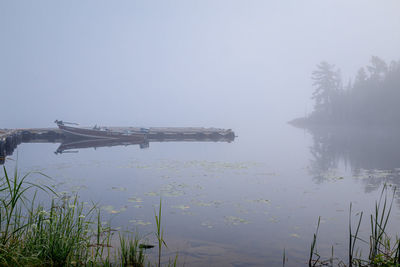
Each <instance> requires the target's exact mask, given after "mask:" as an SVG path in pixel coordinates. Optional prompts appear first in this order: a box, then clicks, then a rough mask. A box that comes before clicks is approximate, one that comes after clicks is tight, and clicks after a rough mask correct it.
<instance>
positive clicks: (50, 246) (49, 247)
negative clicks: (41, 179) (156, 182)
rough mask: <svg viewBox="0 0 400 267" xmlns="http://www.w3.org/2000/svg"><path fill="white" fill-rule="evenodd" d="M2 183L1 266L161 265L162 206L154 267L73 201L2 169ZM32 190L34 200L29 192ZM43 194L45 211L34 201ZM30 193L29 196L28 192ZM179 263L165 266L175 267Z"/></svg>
mask: <svg viewBox="0 0 400 267" xmlns="http://www.w3.org/2000/svg"><path fill="white" fill-rule="evenodd" d="M3 171H4V176H3V177H1V178H0V266H151V265H154V266H157V265H158V266H160V265H161V249H162V247H163V246H166V243H165V241H164V239H163V229H162V227H161V201H160V208H159V211H158V214H155V219H156V224H157V229H156V233H155V235H156V238H157V240H158V246H159V247H158V253H159V254H158V263H154V264H152V263H151V262H150V261H149V260H148V259H147V258H146V255H145V250H146V249H149V248H152V247H153V246H151V245H148V244H143V243H141V240H140V239H139V238H138V237H137V236H132V235H130V236H128V237H127V236H126V235H124V234H123V233H119V234H118V236H119V244H117V245H114V246H113V243H114V242H115V239H114V238H113V236H114V233H115V231H114V230H113V229H111V228H110V226H108V225H104V224H102V223H101V220H100V211H99V210H98V209H97V208H96V207H93V208H91V209H89V210H87V208H86V207H84V205H83V203H80V202H79V201H78V198H77V197H75V198H73V199H72V200H71V199H62V198H57V194H56V193H55V192H54V191H53V190H52V189H51V188H50V187H46V186H42V185H38V184H33V183H31V182H29V181H27V178H28V176H29V174H26V175H25V176H23V177H20V176H19V174H18V172H17V170H15V172H14V175H13V176H12V177H10V176H9V174H8V173H7V170H6V168H5V167H3ZM31 190H34V193H33V199H28V197H27V192H28V191H31ZM40 191H41V192H47V193H48V194H49V195H50V197H51V199H52V201H51V205H50V206H49V207H44V206H42V205H41V204H40V203H36V202H35V198H36V193H37V192H40ZM31 193H32V192H31ZM176 263H177V258H175V260H171V261H170V262H169V263H167V265H168V266H175V265H176Z"/></svg>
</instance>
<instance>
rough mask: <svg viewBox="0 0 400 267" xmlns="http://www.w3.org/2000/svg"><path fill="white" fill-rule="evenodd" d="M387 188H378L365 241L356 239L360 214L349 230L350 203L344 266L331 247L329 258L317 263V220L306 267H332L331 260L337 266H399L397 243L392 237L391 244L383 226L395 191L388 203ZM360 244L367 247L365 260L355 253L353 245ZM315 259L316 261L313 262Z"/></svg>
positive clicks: (399, 252)
mask: <svg viewBox="0 0 400 267" xmlns="http://www.w3.org/2000/svg"><path fill="white" fill-rule="evenodd" d="M388 191H389V187H388V186H387V185H386V184H385V185H384V186H383V188H382V191H381V194H380V197H379V200H378V201H377V202H375V210H374V213H373V214H371V216H370V227H371V233H370V235H369V242H367V241H365V239H363V238H361V237H360V236H359V230H360V226H361V222H362V218H363V212H361V213H360V217H359V219H358V222H357V225H356V228H355V231H354V232H353V230H352V222H351V217H352V204H351V203H350V209H349V243H348V263H347V264H345V263H344V262H343V261H342V260H339V259H336V258H334V255H333V247H332V256H331V258H330V259H328V260H321V258H320V255H319V254H318V253H317V252H316V240H317V235H318V230H319V226H320V219H321V218H320V217H319V218H318V225H317V230H316V232H315V234H314V236H313V240H312V243H311V247H310V255H309V261H308V265H309V266H326V265H331V266H333V264H334V261H335V262H337V265H338V266H349V267H351V266H388V267H389V266H396V267H400V240H399V238H398V237H397V236H396V237H395V241H394V242H393V238H391V237H390V236H389V234H388V233H387V226H388V222H389V218H390V214H391V211H392V206H393V201H394V198H395V192H396V188H394V189H393V191H392V196H391V200H389V199H388ZM357 241H361V242H363V243H365V244H368V246H369V254H368V258H364V257H362V255H361V253H357V251H358V249H357V250H356V243H357ZM314 256H316V259H314Z"/></svg>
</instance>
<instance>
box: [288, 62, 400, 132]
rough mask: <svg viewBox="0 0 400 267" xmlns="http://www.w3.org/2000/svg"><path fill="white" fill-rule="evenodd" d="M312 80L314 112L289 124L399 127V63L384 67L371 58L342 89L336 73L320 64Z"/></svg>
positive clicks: (340, 79) (326, 64)
mask: <svg viewBox="0 0 400 267" xmlns="http://www.w3.org/2000/svg"><path fill="white" fill-rule="evenodd" d="M312 80H313V86H314V88H315V90H314V92H313V94H312V99H313V100H314V101H315V105H314V111H313V112H312V113H311V114H310V115H308V116H307V117H305V118H299V119H295V120H293V121H292V122H291V123H292V124H294V125H297V126H303V127H304V126H315V125H330V126H331V125H340V126H347V125H352V126H368V127H370V126H374V127H375V126H376V127H400V60H399V61H392V62H390V63H386V62H385V61H384V60H382V59H380V58H379V57H376V56H373V57H372V58H371V60H370V64H369V65H368V66H366V67H362V68H360V69H359V71H358V73H357V75H356V77H355V79H354V81H349V82H348V83H347V84H346V85H344V84H343V82H342V78H341V74H340V69H338V68H336V67H335V65H332V64H329V63H328V62H325V61H323V62H321V63H319V64H318V65H317V69H316V70H315V71H313V73H312Z"/></svg>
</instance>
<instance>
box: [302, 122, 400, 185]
mask: <svg viewBox="0 0 400 267" xmlns="http://www.w3.org/2000/svg"><path fill="white" fill-rule="evenodd" d="M308 131H309V132H310V133H311V134H312V137H313V144H312V146H311V147H310V153H311V154H312V159H311V162H310V168H309V171H310V174H311V175H312V176H313V178H314V180H315V181H316V182H317V183H321V182H324V181H325V180H327V179H331V178H336V179H341V178H342V177H340V176H338V177H334V176H335V175H334V170H336V169H338V168H340V165H341V164H343V166H344V168H345V169H347V170H349V171H350V172H351V174H352V176H353V177H354V178H360V179H362V180H363V181H364V182H365V184H366V186H365V190H366V191H367V192H369V191H373V190H375V189H377V188H378V187H379V186H380V185H382V183H389V184H393V185H395V186H397V187H398V186H400V142H399V136H400V135H399V134H400V130H396V129H390V130H385V129H356V128H339V129H338V128H335V129H332V128H312V129H308Z"/></svg>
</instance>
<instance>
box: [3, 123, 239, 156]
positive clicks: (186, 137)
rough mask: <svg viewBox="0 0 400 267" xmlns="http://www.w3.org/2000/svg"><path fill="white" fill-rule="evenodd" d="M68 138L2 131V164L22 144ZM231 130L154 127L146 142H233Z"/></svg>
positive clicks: (54, 132) (47, 131) (38, 131)
mask: <svg viewBox="0 0 400 267" xmlns="http://www.w3.org/2000/svg"><path fill="white" fill-rule="evenodd" d="M107 128H108V129H110V130H111V131H140V130H141V128H138V127H107ZM65 139H66V137H65V136H64V134H63V132H62V131H61V130H60V129H58V128H33V129H0V164H3V163H4V160H5V157H6V156H8V155H11V154H12V153H13V151H14V149H15V148H16V147H17V146H18V145H19V144H20V143H45V142H46V143H63V142H64V141H65ZM234 139H235V133H234V132H233V131H232V130H231V129H227V130H226V129H220V128H200V127H196V128H195V127H152V128H149V129H148V131H147V132H146V142H147V143H148V142H179V141H223V142H231V141H233V140H234Z"/></svg>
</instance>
